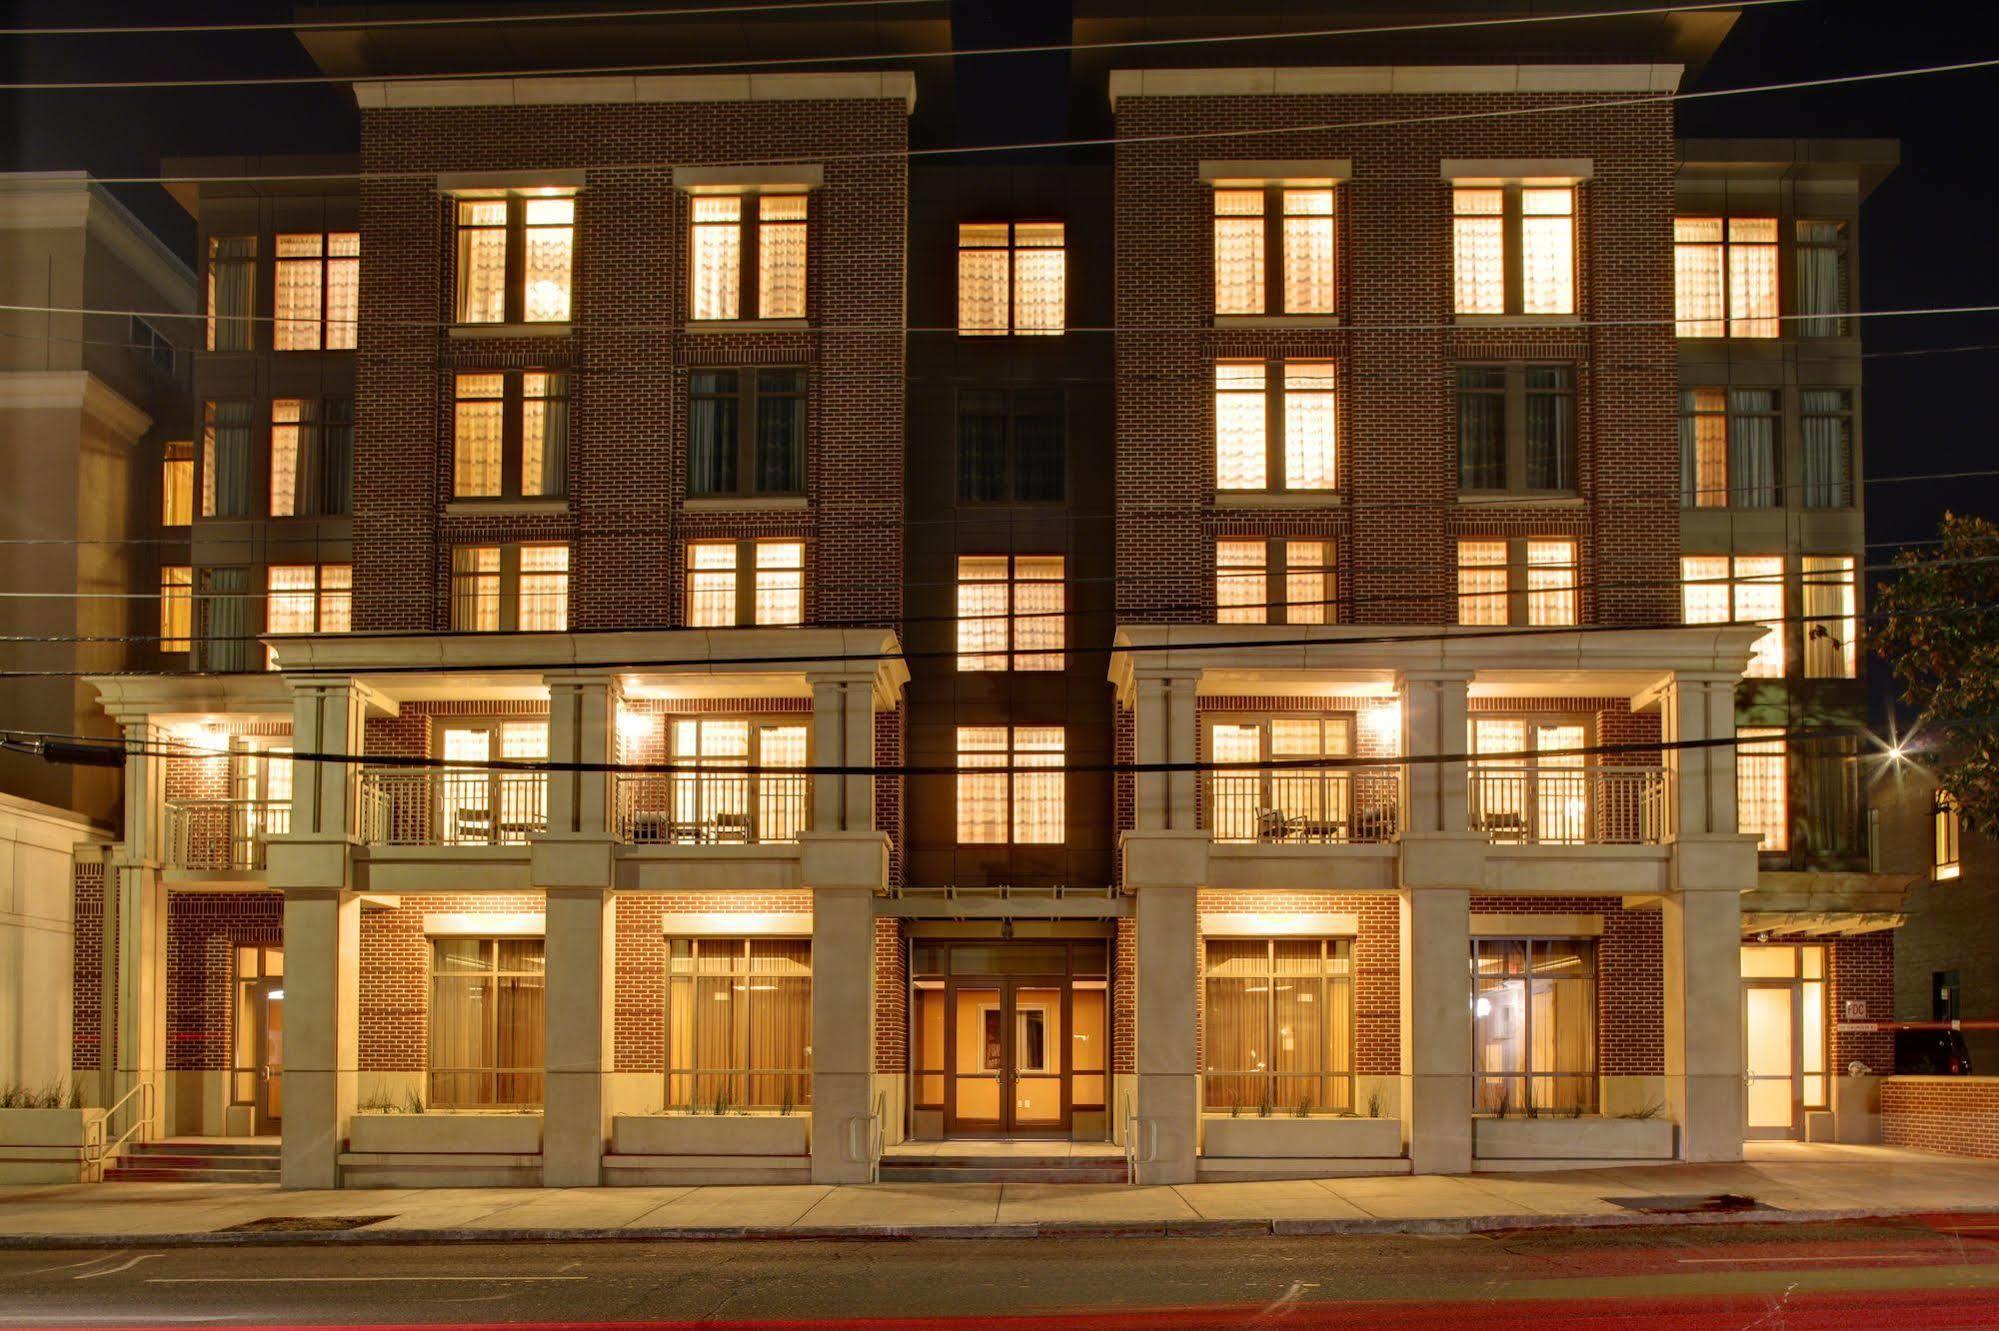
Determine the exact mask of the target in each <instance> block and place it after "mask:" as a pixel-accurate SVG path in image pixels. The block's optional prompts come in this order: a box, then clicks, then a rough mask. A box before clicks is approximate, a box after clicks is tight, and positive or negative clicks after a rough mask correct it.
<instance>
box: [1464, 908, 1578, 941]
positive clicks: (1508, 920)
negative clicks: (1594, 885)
mask: <svg viewBox="0 0 1999 1331" xmlns="http://www.w3.org/2000/svg"><path fill="white" fill-rule="evenodd" d="M1471 935H1472V937H1473V938H1601V937H1603V916H1601V915H1488V914H1485V913H1482V912H1480V911H1473V912H1472V915H1471Z"/></svg>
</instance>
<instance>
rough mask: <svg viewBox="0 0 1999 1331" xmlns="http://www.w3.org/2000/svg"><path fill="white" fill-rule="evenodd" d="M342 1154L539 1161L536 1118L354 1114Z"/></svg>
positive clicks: (539, 1137) (523, 1115)
mask: <svg viewBox="0 0 1999 1331" xmlns="http://www.w3.org/2000/svg"><path fill="white" fill-rule="evenodd" d="M347 1149H348V1150H350V1151H352V1152H354V1153H355V1154H357V1155H397V1154H420V1155H451V1154H467V1155H539V1154H541V1115H540V1114H450V1113H428V1114H356V1115H354V1117H353V1119H352V1120H351V1121H350V1122H349V1124H348V1127H347Z"/></svg>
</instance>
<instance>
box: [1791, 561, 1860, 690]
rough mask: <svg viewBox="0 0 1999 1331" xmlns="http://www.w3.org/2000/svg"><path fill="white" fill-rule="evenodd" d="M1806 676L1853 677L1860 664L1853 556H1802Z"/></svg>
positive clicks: (1857, 591)
mask: <svg viewBox="0 0 1999 1331" xmlns="http://www.w3.org/2000/svg"><path fill="white" fill-rule="evenodd" d="M1798 564H1799V581H1800V584H1801V590H1802V592H1803V595H1804V625H1805V678H1807V679H1854V678H1857V677H1858V675H1859V667H1860V643H1859V641H1858V639H1859V636H1860V619H1859V615H1858V613H1857V605H1856V602H1857V599H1858V594H1859V588H1858V586H1857V584H1856V580H1855V576H1854V559H1853V556H1852V555H1803V556H1800V557H1799V561H1798Z"/></svg>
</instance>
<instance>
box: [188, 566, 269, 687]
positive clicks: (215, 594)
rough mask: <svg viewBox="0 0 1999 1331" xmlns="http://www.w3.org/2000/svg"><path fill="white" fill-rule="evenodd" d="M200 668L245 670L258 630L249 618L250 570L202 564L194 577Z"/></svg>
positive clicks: (251, 603) (198, 666)
mask: <svg viewBox="0 0 1999 1331" xmlns="http://www.w3.org/2000/svg"><path fill="white" fill-rule="evenodd" d="M196 583H197V585H196V590H195V615H196V623H197V625H198V630H199V631H198V637H199V641H200V646H201V651H200V653H199V655H200V660H199V661H198V663H197V666H196V668H197V669H200V670H216V671H233V670H248V669H250V668H251V666H250V660H251V657H250V651H251V648H252V646H253V645H254V644H255V641H256V633H257V630H256V628H255V627H254V625H253V623H252V621H251V617H250V615H251V609H252V606H253V604H254V603H253V601H252V600H251V597H250V570H248V569H246V568H205V569H202V570H201V571H200V575H199V577H198V578H197V580H196Z"/></svg>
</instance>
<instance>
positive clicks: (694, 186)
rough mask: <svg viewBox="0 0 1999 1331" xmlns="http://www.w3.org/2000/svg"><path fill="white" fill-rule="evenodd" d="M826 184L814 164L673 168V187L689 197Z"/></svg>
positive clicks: (811, 187) (795, 189) (790, 189)
mask: <svg viewBox="0 0 1999 1331" xmlns="http://www.w3.org/2000/svg"><path fill="white" fill-rule="evenodd" d="M825 183H826V168H825V167H823V166H821V165H820V164H819V163H817V162H798V163H795V164H788V165H784V166H676V167H674V168H673V187H674V188H675V189H681V190H686V191H687V192H688V193H689V194H754V193H757V192H758V191H760V190H785V191H797V190H815V189H818V188H819V187H820V186H821V185H824V184H825Z"/></svg>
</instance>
